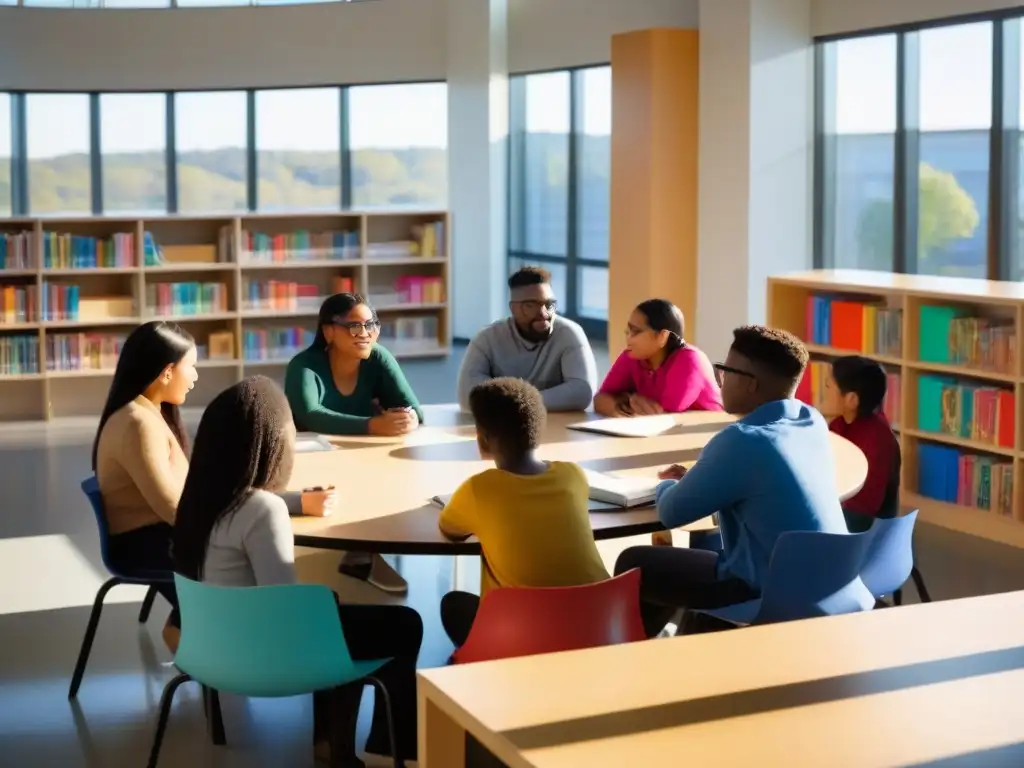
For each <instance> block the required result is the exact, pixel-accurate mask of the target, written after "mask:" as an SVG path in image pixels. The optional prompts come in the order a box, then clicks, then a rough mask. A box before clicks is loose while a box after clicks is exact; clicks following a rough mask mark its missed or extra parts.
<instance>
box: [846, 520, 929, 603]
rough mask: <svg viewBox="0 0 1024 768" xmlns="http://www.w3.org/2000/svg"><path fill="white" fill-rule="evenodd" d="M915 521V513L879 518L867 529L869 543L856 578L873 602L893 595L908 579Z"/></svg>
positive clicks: (911, 562)
mask: <svg viewBox="0 0 1024 768" xmlns="http://www.w3.org/2000/svg"><path fill="white" fill-rule="evenodd" d="M916 521H917V510H916V509H915V510H912V511H911V512H908V513H907V514H905V515H901V516H900V517H885V518H882V517H880V518H878V519H876V520H875V521H874V523H872V525H871V527H870V528H869V529H868V531H867V536H868V537H869V539H870V543H869V544H868V549H867V552H866V553H865V556H864V564H863V565H862V566H861V571H860V578H861V581H863V582H864V585H865V586H866V587H867V588H868V590H869V591H870V592H871V594H872V595H874V596H875V599H876V600H879V601H880V600H881V599H882V598H883V597H885V596H886V595H895V594H896V593H897V592H899V590H900V588H901V587H902V586H903V585H904V584H905V583H906V581H907V579H908V578H910V575H911V573H912V572H913V570H914V550H913V546H912V545H913V539H914V523H915V522H916ZM882 605H884V603H883V604H882Z"/></svg>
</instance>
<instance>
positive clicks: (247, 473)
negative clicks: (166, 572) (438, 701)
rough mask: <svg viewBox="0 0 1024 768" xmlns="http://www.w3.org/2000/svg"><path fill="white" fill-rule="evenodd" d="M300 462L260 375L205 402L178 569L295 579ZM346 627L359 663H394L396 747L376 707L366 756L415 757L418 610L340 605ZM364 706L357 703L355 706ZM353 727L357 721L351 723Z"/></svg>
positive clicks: (272, 580) (178, 532)
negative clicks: (292, 514) (293, 490)
mask: <svg viewBox="0 0 1024 768" xmlns="http://www.w3.org/2000/svg"><path fill="white" fill-rule="evenodd" d="M294 458H295V426H294V423H293V421H292V413H291V409H290V408H289V406H288V400H287V399H286V398H285V395H284V393H283V392H282V391H281V390H280V389H279V388H278V386H277V385H276V384H274V383H273V382H272V381H271V380H270V379H268V378H266V377H263V376H253V377H250V378H247V379H245V380H243V381H241V382H240V383H238V384H235V385H234V386H232V387H229V388H228V389H226V390H224V391H223V392H221V393H220V394H219V395H218V396H217V397H216V398H215V399H214V400H213V402H211V403H210V405H209V406H207V408H206V411H205V412H204V413H203V418H202V420H201V421H200V423H199V431H198V432H197V433H196V440H195V448H194V450H193V453H192V464H191V467H190V468H189V471H188V477H187V478H186V480H185V488H184V490H183V492H182V494H181V501H180V502H179V504H178V517H177V521H176V523H175V527H174V547H173V555H174V566H175V569H176V570H177V571H178V573H181V574H182V575H184V576H187V577H188V578H190V579H195V580H200V581H204V582H208V583H211V584H219V585H223V586H239V587H245V586H264V585H270V584H291V583H295V581H296V574H295V547H294V535H293V533H292V529H291V525H290V523H289V520H288V506H287V504H286V503H285V502H284V501H283V500H282V499H281V497H280V496H279V493H280V492H281V491H282V490H283V489H284V488H285V487H286V485H287V483H288V480H289V478H290V476H291V471H292V465H293V462H294ZM338 610H339V613H340V615H341V623H342V628H343V631H344V633H345V640H346V642H347V644H348V646H349V650H350V651H351V653H352V656H353V658H355V659H378V658H387V657H391V658H392V661H390V662H389V663H388V664H386V665H384V666H383V667H382V668H381V670H380V672H379V677H380V679H381V681H382V682H384V684H385V685H386V686H387V688H388V691H389V693H390V695H391V701H392V703H393V707H394V714H395V721H396V727H397V731H398V733H397V739H398V744H397V745H391V744H389V741H388V735H387V734H388V731H387V720H386V718H385V711H384V708H383V706H374V713H373V724H372V726H371V729H370V736H369V738H368V739H367V743H366V751H367V752H369V753H375V754H384V755H389V754H391V753H392V750H393V749H397V751H398V756H400V757H401V758H402V759H410V760H411V759H415V756H416V657H417V656H418V654H419V648H420V643H421V641H422V639H423V624H422V621H421V620H420V617H419V614H417V613H416V611H414V610H412V609H411V608H408V607H406V606H398V605H340V606H339V608H338ZM314 702H315V703H314V709H315V710H316V715H317V722H316V728H315V730H316V733H315V737H322V738H320V739H318V742H319V743H318V753H319V752H321V751H322V750H324V749H325V748H326V735H325V734H324V729H325V728H326V727H327V725H328V724H327V723H325V722H324V721H323V717H322V715H323V714H324V710H325V707H324V706H323V702H322V700H321V699H320V698H317V699H315V700H314ZM354 706H356V707H358V703H357V702H354ZM351 723H352V724H353V727H354V724H355V718H354V717H352V718H351Z"/></svg>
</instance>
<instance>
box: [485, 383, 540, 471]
mask: <svg viewBox="0 0 1024 768" xmlns="http://www.w3.org/2000/svg"><path fill="white" fill-rule="evenodd" d="M469 409H470V411H471V412H472V413H473V419H474V421H476V426H477V429H478V430H479V431H480V432H481V434H483V435H484V437H487V438H493V439H494V440H495V441H496V442H497V443H498V445H499V446H501V450H502V451H503V452H507V453H509V454H513V455H522V454H525V453H528V452H529V451H532V450H534V449H536V448H537V446H538V445H540V435H541V432H543V431H544V424H545V423H546V422H547V410H546V409H545V408H544V399H543V398H542V397H541V395H540V392H539V391H538V390H537V388H536V387H535V386H533V385H532V384H530V383H529V382H528V381H524V380H523V379H514V378H510V377H506V378H499V379H491V380H490V381H485V382H484V383H483V384H478V385H477V386H475V387H473V389H472V391H471V392H470V393H469Z"/></svg>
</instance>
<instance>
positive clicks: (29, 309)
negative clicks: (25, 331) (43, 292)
mask: <svg viewBox="0 0 1024 768" xmlns="http://www.w3.org/2000/svg"><path fill="white" fill-rule="evenodd" d="M36 294H37V291H36V287H35V286H34V285H13V284H8V285H4V286H2V287H0V325H4V324H11V323H31V322H35V319H36V316H37V315H36V306H37V301H36Z"/></svg>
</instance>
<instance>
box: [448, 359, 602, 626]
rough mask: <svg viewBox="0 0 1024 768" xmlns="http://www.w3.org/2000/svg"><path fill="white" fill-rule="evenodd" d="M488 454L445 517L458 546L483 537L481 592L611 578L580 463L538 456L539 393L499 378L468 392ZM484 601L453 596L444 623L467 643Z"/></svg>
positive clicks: (467, 595)
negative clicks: (490, 465)
mask: <svg viewBox="0 0 1024 768" xmlns="http://www.w3.org/2000/svg"><path fill="white" fill-rule="evenodd" d="M469 406H470V411H471V412H472V414H473V419H474V421H475V422H476V430H477V444H478V445H479V447H480V456H481V457H482V458H484V459H493V460H494V465H495V469H488V470H485V471H484V472H481V473H480V474H478V475H474V476H473V477H471V478H470V479H469V480H467V481H466V482H464V483H463V484H462V485H461V486H459V489H458V490H457V491H455V493H454V494H453V495H452V498H451V500H450V501H449V502H448V504H447V505H445V508H444V510H443V511H442V512H441V517H440V520H439V524H440V526H441V532H442V533H444V535H445V536H447V537H448V538H450V539H455V540H459V539H465V538H467V537H469V536H476V537H477V538H478V539H479V540H480V547H481V549H482V550H483V557H482V558H481V580H480V581H481V583H480V592H481V595H486V594H487V591H488V590H490V589H493V588H495V587H567V586H577V585H580V584H592V583H594V582H597V581H602V580H604V579H607V578H608V571H607V570H606V569H605V567H604V563H603V562H601V555H600V554H599V553H598V551H597V545H596V544H595V543H594V531H593V529H592V528H591V526H590V512H589V502H588V497H589V493H590V489H589V486H588V485H587V479H586V476H585V475H584V474H583V470H581V469H580V468H579V467H578V466H576V465H575V464H571V463H568V462H561V461H552V462H546V461H541V460H540V459H539V458H537V447H538V445H539V444H540V438H541V434H542V433H543V431H544V424H545V420H546V418H547V413H546V411H545V410H544V401H543V399H542V398H541V394H540V392H539V391H537V388H536V387H534V386H533V385H532V384H530V383H528V382H526V381H523V380H522V379H514V378H499V379H491V380H490V381H487V382H484V383H483V384H480V385H478V386H476V387H474V388H473V390H472V391H471V392H470V394H469ZM479 604H480V598H479V597H477V596H476V595H473V594H470V593H468V592H449V593H448V594H447V595H445V596H444V598H443V599H442V600H441V623H442V624H443V625H444V628H445V631H446V632H447V633H448V637H450V638H451V641H452V642H453V643H455V645H456V646H461V645H462V644H463V643H464V642H465V641H466V637H467V636H468V635H469V628H470V626H471V625H472V624H473V619H474V617H475V616H476V611H477V607H478V606H479Z"/></svg>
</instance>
